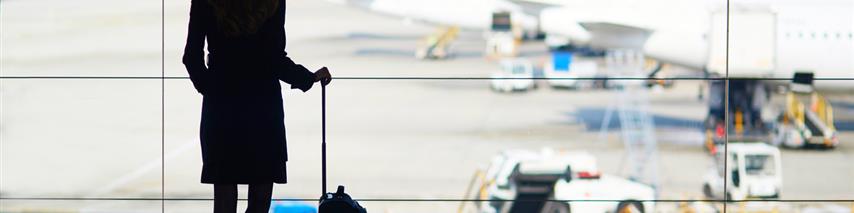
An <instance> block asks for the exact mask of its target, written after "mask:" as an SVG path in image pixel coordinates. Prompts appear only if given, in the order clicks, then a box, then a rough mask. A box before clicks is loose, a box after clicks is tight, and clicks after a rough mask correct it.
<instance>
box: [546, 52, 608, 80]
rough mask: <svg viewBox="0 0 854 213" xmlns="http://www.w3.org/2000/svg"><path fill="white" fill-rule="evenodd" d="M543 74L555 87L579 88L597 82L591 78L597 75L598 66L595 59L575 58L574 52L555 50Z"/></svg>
mask: <svg viewBox="0 0 854 213" xmlns="http://www.w3.org/2000/svg"><path fill="white" fill-rule="evenodd" d="M543 75H544V76H545V77H546V78H547V79H548V81H547V82H548V83H549V85H550V86H551V87H553V88H572V89H577V88H580V87H582V86H585V83H587V84H590V85H592V84H594V83H595V82H594V81H593V80H591V78H595V77H597V75H598V66H597V64H596V62H595V61H585V60H573V53H572V52H568V51H555V52H552V57H551V60H550V61H549V62H547V63H546V64H545V66H543Z"/></svg>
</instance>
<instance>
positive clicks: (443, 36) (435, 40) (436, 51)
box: [415, 27, 460, 59]
mask: <svg viewBox="0 0 854 213" xmlns="http://www.w3.org/2000/svg"><path fill="white" fill-rule="evenodd" d="M459 32H460V29H459V28H457V27H448V28H444V29H442V30H440V31H438V32H436V34H435V35H431V36H428V37H427V38H425V39H424V42H423V44H421V46H420V47H419V48H418V50H417V51H415V58H418V59H445V58H448V57H450V56H451V54H450V53H451V51H450V49H451V43H453V41H454V40H456V39H457V34H458V33H459Z"/></svg>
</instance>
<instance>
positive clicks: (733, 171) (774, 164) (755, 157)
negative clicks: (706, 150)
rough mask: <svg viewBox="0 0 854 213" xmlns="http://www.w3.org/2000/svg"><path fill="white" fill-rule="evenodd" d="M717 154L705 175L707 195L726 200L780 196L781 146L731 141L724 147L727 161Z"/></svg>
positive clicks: (781, 179) (704, 186)
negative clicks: (713, 165)
mask: <svg viewBox="0 0 854 213" xmlns="http://www.w3.org/2000/svg"><path fill="white" fill-rule="evenodd" d="M721 153H722V152H721ZM720 155H721V154H719V155H718V156H717V162H716V165H715V167H714V168H712V169H710V170H709V172H708V173H707V174H706V176H705V177H704V180H705V183H704V184H703V193H704V194H705V195H706V196H708V197H710V198H717V199H727V200H745V199H749V198H759V199H778V198H779V197H780V188H781V186H782V185H783V175H782V169H781V164H782V163H781V160H780V149H778V148H777V147H774V146H770V145H768V144H765V143H761V142H754V143H730V144H729V145H728V146H727V148H726V154H725V155H726V161H727V162H726V164H724V163H723V161H722V160H721V158H722V156H720ZM724 184H726V187H724Z"/></svg>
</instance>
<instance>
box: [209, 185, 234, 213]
mask: <svg viewBox="0 0 854 213" xmlns="http://www.w3.org/2000/svg"><path fill="white" fill-rule="evenodd" d="M214 213H237V184H214Z"/></svg>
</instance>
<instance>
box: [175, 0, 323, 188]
mask: <svg viewBox="0 0 854 213" xmlns="http://www.w3.org/2000/svg"><path fill="white" fill-rule="evenodd" d="M284 24H285V1H284V0H281V1H280V3H279V8H278V10H277V12H276V14H275V15H273V16H272V17H271V18H269V19H268V20H267V21H266V22H265V23H264V24H263V26H262V27H261V28H260V29H259V31H258V32H257V33H255V34H249V35H242V36H237V37H235V36H231V37H227V36H225V34H224V33H222V31H220V30H219V29H218V27H217V21H216V17H215V16H214V14H213V10H212V8H211V5H209V3H208V2H207V1H206V0H192V6H191V8H190V23H189V31H188V35H187V46H186V47H185V49H184V58H183V62H184V65H185V66H186V67H187V72H188V73H189V75H190V80H191V81H192V82H193V86H194V87H195V88H196V90H197V91H198V92H199V93H201V94H202V95H203V96H204V100H203V103H202V119H201V133H200V135H201V137H200V138H201V145H202V162H203V166H202V178H201V182H202V183H228V184H249V183H269V182H275V183H286V182H287V178H286V171H285V162H286V161H287V160H288V153H287V143H286V140H285V125H284V111H283V107H282V92H281V90H282V89H281V85H280V83H279V80H281V81H284V82H286V83H288V84H290V85H291V88H299V89H301V90H303V91H307V90H308V89H310V88H311V86H312V84H313V83H314V79H315V76H314V74H313V73H312V72H310V71H309V70H307V69H306V68H305V67H303V66H301V65H298V64H296V63H294V62H293V61H292V60H291V59H290V58H288V56H287V53H286V52H285V30H284ZM205 39H207V43H208V52H209V54H208V64H207V66H205V62H204V58H203V57H204V51H203V47H204V44H205Z"/></svg>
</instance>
